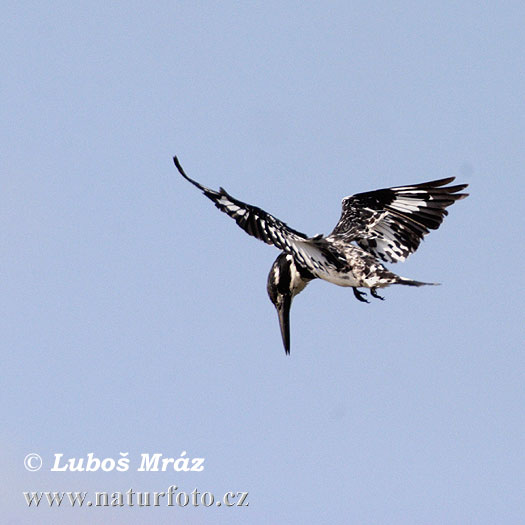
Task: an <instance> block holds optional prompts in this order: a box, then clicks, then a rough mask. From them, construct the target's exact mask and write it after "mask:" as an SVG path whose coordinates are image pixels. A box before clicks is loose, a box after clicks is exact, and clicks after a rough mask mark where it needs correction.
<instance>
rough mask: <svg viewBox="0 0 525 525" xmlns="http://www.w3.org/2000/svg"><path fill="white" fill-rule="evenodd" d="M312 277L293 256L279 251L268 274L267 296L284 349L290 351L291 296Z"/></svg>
mask: <svg viewBox="0 0 525 525" xmlns="http://www.w3.org/2000/svg"><path fill="white" fill-rule="evenodd" d="M313 278H314V276H313V275H312V274H311V273H310V272H309V271H308V270H304V269H302V268H300V267H298V266H297V265H296V264H295V262H294V258H293V257H292V256H291V255H290V254H287V253H284V252H283V253H281V254H280V255H279V257H277V259H276V260H275V262H274V263H273V265H272V268H271V270H270V273H269V274H268V285H267V290H268V296H269V297H270V301H272V303H273V305H274V306H275V308H276V310H277V315H278V316H279V326H280V327H281V335H282V338H283V344H284V350H285V352H286V353H287V354H289V353H290V307H291V306H292V300H293V298H294V297H295V296H296V295H297V294H298V293H300V292H302V291H303V290H304V288H305V286H306V285H307V284H308V283H309V282H310V281H311V280H312V279H313Z"/></svg>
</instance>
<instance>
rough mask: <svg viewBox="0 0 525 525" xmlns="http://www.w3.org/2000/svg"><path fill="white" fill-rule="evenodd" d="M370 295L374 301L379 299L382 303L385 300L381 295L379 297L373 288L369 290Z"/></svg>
mask: <svg viewBox="0 0 525 525" xmlns="http://www.w3.org/2000/svg"><path fill="white" fill-rule="evenodd" d="M370 295H371V296H372V297H375V298H376V299H381V301H384V300H385V298H384V297H383V296H381V295H379V294H378V293H377V292H376V289H375V288H370Z"/></svg>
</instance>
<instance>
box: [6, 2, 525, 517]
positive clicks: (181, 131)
mask: <svg viewBox="0 0 525 525" xmlns="http://www.w3.org/2000/svg"><path fill="white" fill-rule="evenodd" d="M524 16H525V9H524V7H523V4H522V3H521V2H504V3H501V2H486V3H485V4H484V5H479V3H478V2H461V3H457V2H448V1H445V2H430V3H428V2H427V3H426V4H425V5H422V4H421V3H420V2H408V1H406V2H405V1H404V2H398V3H395V5H394V4H393V3H391V2H353V3H348V2H330V3H329V4H320V3H311V2H292V1H291V2H273V1H269V2H264V3H262V2H257V3H253V2H221V3H219V2H189V1H187V2H186V1H180V2H156V3H154V4H146V3H141V2H126V3H119V2H112V3H108V2H90V3H84V2H76V3H71V2H53V3H52V4H44V3H41V2H10V1H9V2H7V3H4V6H3V17H2V21H1V22H0V24H1V26H2V31H1V34H2V37H1V44H2V45H1V46H0V54H1V58H2V63H3V65H4V75H3V80H2V82H1V86H0V87H1V93H2V101H3V104H2V106H1V108H0V112H1V113H0V116H1V118H2V122H3V124H4V125H3V126H2V128H1V133H2V155H1V158H0V166H1V173H2V175H1V177H2V191H1V192H0V195H1V196H0V200H1V206H0V214H1V218H2V225H3V228H2V236H1V240H2V250H1V251H0V264H1V268H2V275H3V279H2V280H1V293H0V307H1V311H2V315H1V316H0V326H1V332H2V341H3V359H4V367H5V371H4V374H3V380H2V382H1V385H0V393H1V396H2V399H3V403H2V409H3V420H4V424H3V425H2V432H1V440H2V441H1V444H2V448H3V454H2V470H3V472H4V476H5V479H7V480H9V482H8V484H7V485H8V486H6V488H5V489H4V491H3V493H2V499H3V500H4V501H3V504H2V508H3V509H4V511H3V512H4V515H5V517H6V519H7V521H8V522H9V523H21V524H24V523H35V522H36V521H38V522H39V523H54V524H55V523H71V521H72V520H74V521H75V522H77V523H93V520H99V521H100V520H103V521H104V522H105V523H117V524H120V523H127V524H129V523H172V522H177V523H188V524H201V523H203V524H208V523H210V524H222V523H228V524H231V523H250V524H252V523H253V524H259V523H261V524H262V523H289V524H294V523H342V524H343V523H360V524H366V523H404V524H406V523H467V522H468V523H496V522H499V523H523V519H524V517H525V505H524V498H523V494H524V490H525V475H524V472H525V453H524V445H523V443H524V437H525V436H524V429H525V425H524V423H525V422H524V402H525V392H524V386H523V385H524V383H525V382H524V379H525V378H524V373H523V371H524V367H525V357H524V353H523V340H524V333H523V325H524V323H523V321H524V319H523V295H522V294H523V288H524V287H523V276H522V274H523V262H522V261H523V256H524V253H523V251H524V250H523V216H522V213H523V198H524V195H523V194H524V186H525V184H524V179H523V166H524V165H525V149H524V147H523V145H524V143H525V141H524V138H525V137H524V134H525V133H524V131H525V106H524V103H523V93H524V92H525V74H524V73H525V58H524V57H525V55H524V53H523V49H524V47H525V37H524V36H523V24H522V21H523V18H524ZM174 154H177V155H178V156H179V158H180V160H181V162H182V163H183V165H184V167H185V169H186V170H187V172H188V174H189V175H190V176H193V177H195V178H196V179H197V180H199V181H201V182H202V183H203V184H206V185H207V186H210V187H213V188H218V187H219V186H224V187H225V188H226V189H227V190H228V191H229V192H230V193H231V194H232V195H234V196H236V197H238V198H240V199H242V200H244V201H246V202H250V203H253V204H257V205H259V206H261V207H263V208H264V209H266V210H267V211H269V212H271V213H273V214H275V215H276V216H278V217H279V218H281V219H282V220H284V221H286V222H287V223H288V224H290V225H291V226H292V227H294V228H296V229H299V230H301V231H305V232H307V233H309V234H312V235H313V234H315V233H328V232H329V231H330V230H331V229H332V228H333V226H334V224H335V223H336V221H337V219H338V217H339V214H340V202H341V199H342V197H344V196H346V195H350V194H353V193H357V192H361V191H367V190H371V189H375V188H380V187H386V186H392V185H405V184H409V183H417V182H423V181H426V180H431V179H437V178H443V177H449V176H453V175H454V176H457V177H458V181H459V182H464V183H468V184H469V185H470V187H469V191H470V194H471V196H470V197H469V198H468V199H466V200H464V201H461V202H460V203H458V204H457V205H455V206H453V207H452V208H451V209H450V215H449V217H447V219H446V220H445V222H444V224H443V226H442V227H441V229H440V230H438V231H437V232H433V233H432V234H431V235H429V236H428V237H427V238H426V240H425V242H424V243H423V244H422V246H421V247H420V249H419V250H418V252H417V253H416V254H414V255H413V256H412V257H411V258H410V259H409V260H408V261H407V262H406V263H404V264H402V265H396V266H393V267H392V269H393V270H394V271H396V273H399V274H400V275H404V276H407V277H411V278H414V279H419V280H423V281H437V282H440V283H442V286H440V287H427V288H419V289H412V288H404V287H392V288H390V289H388V290H386V291H385V292H384V294H383V295H384V296H385V297H386V301H384V302H381V301H373V302H372V303H371V304H369V305H364V304H361V303H359V302H357V301H356V300H355V299H354V297H353V294H352V293H351V291H350V290H348V289H343V288H339V287H336V286H333V285H330V284H328V283H325V282H314V283H312V284H311V285H310V286H309V287H308V289H307V290H306V291H305V292H303V293H302V294H301V295H300V296H299V297H298V298H297V299H296V300H295V302H294V305H293V309H292V319H291V322H292V353H291V355H290V356H289V357H286V356H285V355H284V351H283V349H282V344H281V340H280V334H279V329H278V324H277V317H276V314H275V311H274V308H273V306H272V305H271V303H270V302H269V300H268V298H267V295H266V290H265V286H266V276H267V273H268V271H269V268H270V266H271V264H272V262H273V260H274V258H275V257H276V255H277V253H278V252H277V250H275V249H273V248H272V247H269V246H266V245H264V244H263V243H260V242H257V241H256V240H254V239H252V238H249V237H248V236H247V235H246V234H245V233H244V232H242V231H241V230H240V229H239V228H237V226H236V225H235V223H234V222H233V221H231V219H229V218H228V217H226V216H224V215H223V214H221V213H219V212H218V210H216V209H215V208H214V207H213V206H212V205H211V203H210V202H209V201H207V199H205V198H204V197H203V196H202V195H200V194H199V192H197V191H196V190H195V188H193V187H192V186H190V185H189V184H188V183H187V182H185V181H184V180H182V178H181V177H180V176H179V175H178V174H177V172H176V170H175V169H174V167H173V164H172V160H171V157H172V156H173V155H174ZM182 451H186V452H187V455H188V456H189V457H204V458H206V463H205V470H204V471H203V472H199V473H196V472H195V473H193V472H189V473H185V472H182V473H181V472H173V471H172V472H165V473H162V472H137V471H136V468H135V467H136V466H137V465H136V463H137V461H139V459H140V455H141V454H142V453H156V452H159V453H162V454H163V455H164V456H167V457H175V458H176V457H179V456H180V454H181V452H182ZM30 452H36V453H39V454H40V455H41V456H42V458H43V462H44V465H43V468H42V469H41V470H40V471H38V472H28V471H26V470H25V469H24V467H23V459H24V457H25V456H26V454H28V453H30ZM90 452H92V453H94V454H95V455H96V456H97V457H100V458H106V457H114V458H118V457H119V453H120V452H128V453H129V457H130V458H131V460H132V468H130V470H129V471H128V472H102V471H98V472H91V473H88V472H66V473H64V472H50V465H51V463H52V459H53V454H55V453H63V454H64V457H75V458H80V457H86V455H87V454H88V453H90ZM172 484H175V485H177V486H178V487H179V488H180V489H181V490H184V491H187V492H191V491H192V490H193V489H194V488H197V489H198V490H199V491H201V492H204V491H210V492H213V493H214V494H215V495H222V493H224V492H226V491H229V490H233V491H248V492H249V503H250V505H249V507H244V508H231V509H226V508H225V507H221V508H218V507H215V506H214V507H212V508H209V509H205V508H202V506H201V507H199V508H190V507H186V508H177V507H173V508H168V507H162V506H161V507H159V508H137V507H134V508H123V509H111V508H109V509H105V508H94V507H93V508H90V509H87V508H84V509H73V510H72V509H67V508H61V509H46V508H44V507H40V508H38V509H27V508H26V506H25V503H24V499H23V496H22V492H23V491H28V490H30V491H32V490H34V491H37V490H84V491H90V493H92V492H94V491H109V492H114V491H126V490H128V489H129V488H133V489H134V490H136V491H148V490H150V491H163V490H167V488H168V487H169V486H170V485H172Z"/></svg>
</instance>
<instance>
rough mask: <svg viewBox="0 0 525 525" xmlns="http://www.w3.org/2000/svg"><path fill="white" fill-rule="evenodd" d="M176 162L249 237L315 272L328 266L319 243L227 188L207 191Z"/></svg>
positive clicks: (334, 263)
mask: <svg viewBox="0 0 525 525" xmlns="http://www.w3.org/2000/svg"><path fill="white" fill-rule="evenodd" d="M173 162H174V163H175V166H176V167H177V169H178V170H179V172H180V174H181V175H182V176H183V177H184V178H185V179H186V180H187V181H189V182H191V183H192V184H193V185H194V186H196V187H197V188H199V189H200V190H201V191H202V192H203V193H204V195H206V197H208V199H210V200H211V201H212V202H213V203H214V204H215V206H216V207H217V208H219V210H221V211H223V212H224V213H226V214H227V215H229V216H230V217H231V218H232V219H234V220H235V222H236V223H237V224H238V225H239V226H240V227H241V228H242V229H243V230H244V231H245V232H246V233H247V234H248V235H251V236H253V237H255V238H256V239H259V240H261V241H264V242H265V243H266V244H272V245H274V246H276V247H277V248H279V249H280V250H283V251H285V252H287V253H291V254H292V255H293V256H294V257H295V259H296V261H297V262H298V264H302V265H303V266H304V267H306V268H308V269H309V270H311V271H315V269H316V268H319V265H320V263H321V262H325V264H326V260H327V255H326V254H325V253H324V251H325V250H324V249H323V246H320V243H319V242H318V240H317V239H309V238H308V236H307V235H306V234H304V233H301V232H299V231H297V230H294V229H292V228H290V227H289V226H288V225H286V224H285V223H284V222H282V221H281V220H279V219H277V218H276V217H274V216H273V215H270V214H269V213H267V212H265V211H264V210H262V209H261V208H258V207H257V206H252V205H251V204H246V203H245V202H242V201H240V200H238V199H236V198H234V197H232V196H231V195H230V194H228V193H227V192H226V190H224V189H223V188H220V189H219V191H215V190H211V189H210V188H206V187H205V186H203V185H202V184H199V183H198V182H197V181H194V180H193V179H191V178H190V177H188V175H186V173H185V172H184V169H183V168H182V166H181V165H180V162H179V160H178V159H177V157H173ZM328 259H329V260H328V262H329V264H330V263H332V264H333V265H337V264H339V262H338V261H337V260H334V261H330V256H328Z"/></svg>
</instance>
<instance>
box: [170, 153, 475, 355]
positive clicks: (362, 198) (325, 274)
mask: <svg viewBox="0 0 525 525" xmlns="http://www.w3.org/2000/svg"><path fill="white" fill-rule="evenodd" d="M173 161H174V163H175V166H176V167H177V169H178V170H179V172H180V174H181V175H182V176H183V177H184V178H185V179H186V180H187V181H189V182H191V183H192V184H193V185H194V186H196V187H197V188H199V189H200V190H201V191H202V192H203V193H204V195H206V197H208V198H209V199H210V200H211V201H213V203H214V204H215V206H216V207H217V208H219V210H221V211H223V212H224V213H226V214H228V215H229V216H230V217H232V218H233V219H235V222H236V223H237V224H238V225H239V226H240V227H241V228H242V229H243V230H244V231H245V232H246V233H248V234H249V235H252V236H253V237H255V238H257V239H260V240H261V241H264V242H265V243H267V244H272V245H274V246H276V247H277V248H279V249H280V250H282V252H281V254H280V255H279V256H278V257H277V259H276V260H275V262H274V263H273V265H272V268H271V270H270V273H269V275H268V284H267V290H268V295H269V297H270V300H271V301H272V303H273V304H274V306H275V308H276V309H277V313H278V316H279V325H280V328H281V335H282V339H283V344H284V349H285V352H286V354H289V353H290V307H291V305H292V300H293V298H294V297H295V296H296V295H297V294H298V293H300V292H301V291H302V290H304V288H305V286H306V285H307V284H308V283H309V282H310V281H311V280H312V279H317V278H319V279H324V280H325V281H329V282H331V283H334V284H337V285H339V286H350V287H351V288H352V289H353V292H354V295H355V297H356V298H357V299H358V300H359V301H362V302H365V303H367V302H368V300H367V299H365V297H366V294H365V293H364V292H362V291H360V290H358V288H359V287H365V288H370V294H371V295H372V297H375V298H376V299H381V300H383V297H381V296H380V295H379V294H378V293H377V288H385V287H386V286H389V285H391V284H405V285H408V286H423V285H430V284H435V283H424V282H420V281H414V280H412V279H407V278H405V277H400V276H398V275H396V274H394V273H392V272H390V271H389V270H388V269H387V268H385V267H384V266H383V265H382V264H381V263H380V262H379V259H381V260H382V261H384V262H390V263H396V262H398V261H404V260H405V259H406V258H407V257H408V256H409V255H410V254H411V253H414V252H415V251H416V249H417V248H418V246H419V243H420V242H421V240H422V239H423V236H424V235H426V234H427V233H429V230H436V229H437V228H439V226H440V224H441V223H442V222H443V218H444V217H445V215H447V210H446V209H445V208H446V207H447V206H450V205H451V204H454V202H455V201H457V200H460V199H464V198H465V197H467V196H468V194H467V193H458V192H459V191H461V190H464V189H465V188H466V187H467V186H468V185H467V184H458V185H456V186H446V185H447V184H449V183H451V182H452V181H453V180H454V179H455V177H448V178H446V179H440V180H434V181H431V182H424V183H422V184H413V185H410V186H399V187H396V188H385V189H381V190H375V191H368V192H365V193H357V194H356V195H352V196H349V197H345V198H344V199H343V203H342V207H343V210H342V213H341V218H340V219H339V222H338V223H337V224H336V226H335V228H334V230H333V231H332V233H330V235H328V236H326V237H325V236H323V235H315V236H314V237H308V236H307V235H305V234H304V233H301V232H299V231H297V230H294V229H292V228H290V227H289V226H287V225H286V224H285V223H284V222H282V221H280V220H279V219H277V218H276V217H274V216H273V215H270V214H269V213H267V212H265V211H264V210H261V208H258V207H256V206H252V205H250V204H246V203H244V202H242V201H240V200H237V199H235V198H234V197H232V196H231V195H230V194H229V193H227V192H226V190H224V189H223V188H219V191H214V190H211V189H209V188H206V187H205V186H202V185H201V184H199V183H198V182H196V181H194V180H193V179H190V177H188V176H187V175H186V173H185V172H184V170H183V169H182V166H181V165H180V163H179V161H178V159H177V157H173ZM352 243H356V244H352Z"/></svg>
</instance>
